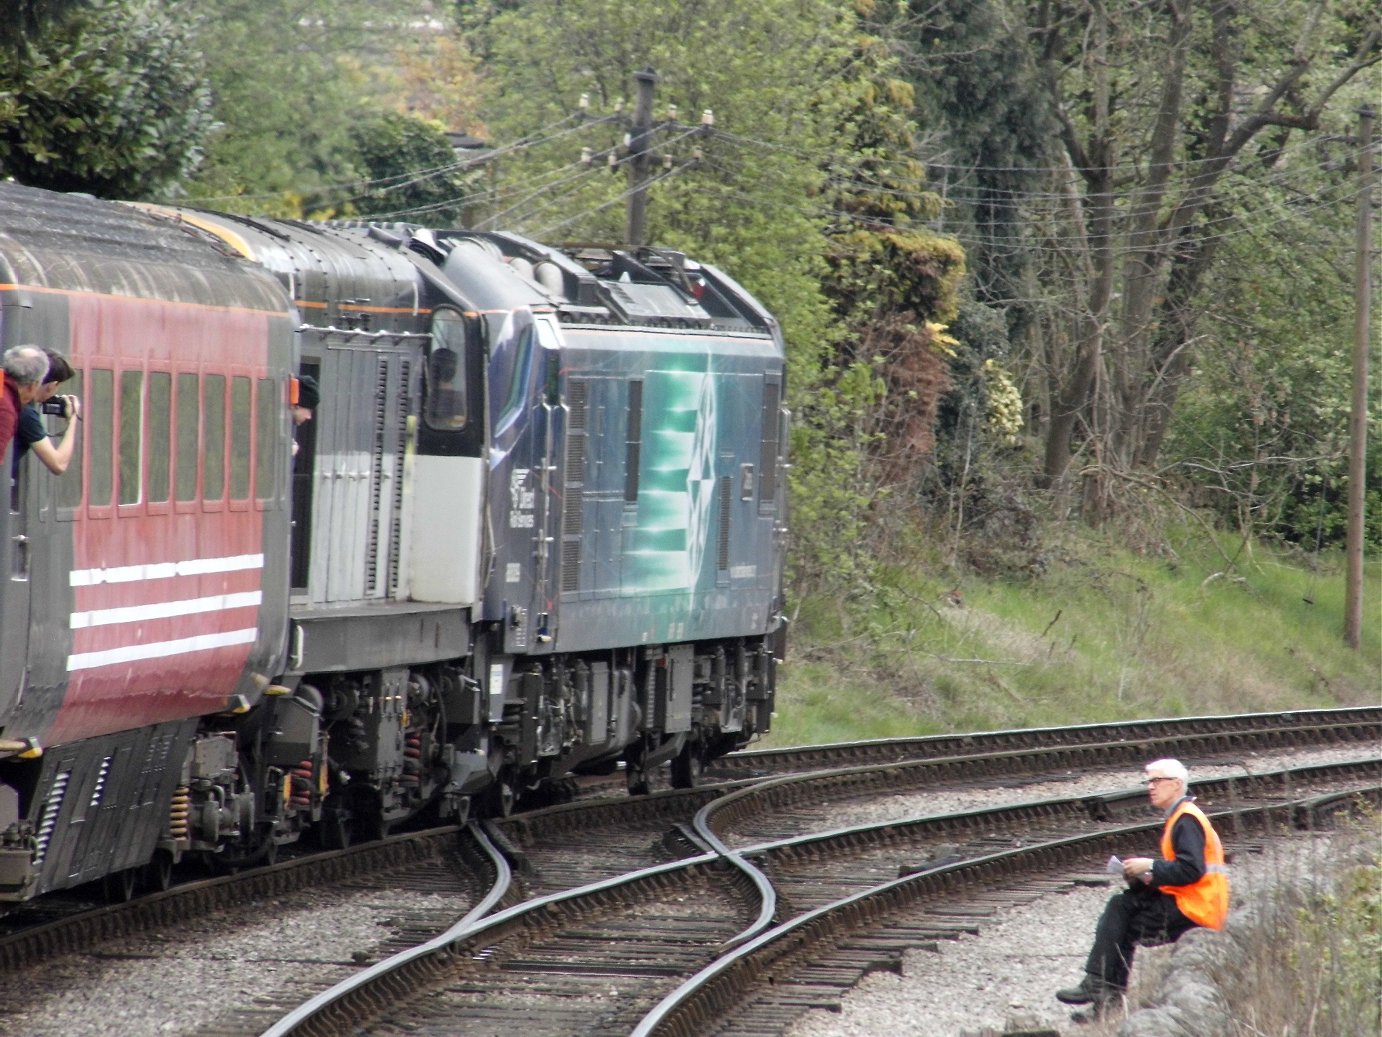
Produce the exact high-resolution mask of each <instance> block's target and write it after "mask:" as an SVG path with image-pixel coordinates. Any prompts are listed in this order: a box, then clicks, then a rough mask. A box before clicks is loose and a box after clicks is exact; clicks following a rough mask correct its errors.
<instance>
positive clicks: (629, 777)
mask: <svg viewBox="0 0 1382 1037" xmlns="http://www.w3.org/2000/svg"><path fill="white" fill-rule="evenodd" d="M624 782H625V784H626V785H627V786H628V789H629V795H630V796H646V795H648V794H649V793H651V792H652V791H653V783H652V779H651V778H650V777H649V776H648V772H647V771H646V770H645V769H644V768H643V767H641V766H638V765H636V764H632V763H630V764H629V765H628V766H626V767H625V768H624Z"/></svg>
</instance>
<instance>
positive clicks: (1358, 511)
mask: <svg viewBox="0 0 1382 1037" xmlns="http://www.w3.org/2000/svg"><path fill="white" fill-rule="evenodd" d="M1372 120H1373V111H1372V109H1371V108H1368V107H1364V108H1362V109H1361V110H1360V111H1359V112H1358V181H1359V182H1358V281H1357V286H1356V287H1357V305H1356V309H1357V318H1358V319H1357V323H1356V325H1355V326H1354V336H1353V412H1352V415H1351V416H1350V420H1349V428H1348V542H1347V548H1346V553H1347V555H1348V577H1347V581H1346V587H1345V600H1344V643H1345V644H1347V645H1348V646H1349V647H1350V648H1358V647H1359V646H1360V645H1361V643H1362V630H1363V502H1364V499H1365V497H1364V494H1363V489H1364V487H1363V481H1364V477H1365V475H1366V474H1367V462H1366V457H1367V438H1368V339H1369V333H1370V331H1371V327H1370V324H1371V304H1372V148H1373V140H1372Z"/></svg>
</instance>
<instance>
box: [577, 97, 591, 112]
mask: <svg viewBox="0 0 1382 1037" xmlns="http://www.w3.org/2000/svg"><path fill="white" fill-rule="evenodd" d="M578 104H579V105H580V109H581V111H583V112H584V111H588V110H589V109H590V95H589V94H581V99H580V101H579V102H578Z"/></svg>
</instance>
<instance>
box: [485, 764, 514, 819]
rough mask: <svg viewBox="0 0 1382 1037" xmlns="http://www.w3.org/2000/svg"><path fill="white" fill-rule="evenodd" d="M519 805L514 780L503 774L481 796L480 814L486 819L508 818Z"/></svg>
mask: <svg viewBox="0 0 1382 1037" xmlns="http://www.w3.org/2000/svg"><path fill="white" fill-rule="evenodd" d="M517 803H518V791H517V790H516V789H515V788H514V783H513V778H512V776H510V775H508V774H507V773H501V774H500V775H499V777H497V778H495V779H494V781H493V782H492V783H491V784H490V786H489V788H487V789H485V791H484V792H483V793H481V795H480V812H481V813H482V814H483V815H484V816H485V817H508V816H509V815H510V814H512V813H513V808H514V807H515V806H516V805H517Z"/></svg>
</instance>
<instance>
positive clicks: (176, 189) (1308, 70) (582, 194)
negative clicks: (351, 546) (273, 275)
mask: <svg viewBox="0 0 1382 1037" xmlns="http://www.w3.org/2000/svg"><path fill="white" fill-rule="evenodd" d="M1380 39H1382V16H1379V14H1378V11H1377V8H1376V5H1375V4H1371V3H1368V2H1366V0H1301V2H1293V3H1284V2H1281V0H1248V2H1245V3H1238V4H1211V5H1208V6H1206V5H1199V4H1194V3H1191V2H1190V0H1166V2H1163V3H1158V4H1153V5H1132V6H1128V5H1122V6H1119V5H1113V6H1109V5H1103V4H1094V3H1086V2H1083V0H1079V2H1075V3H1068V4H1060V5H1049V4H1026V3H1020V2H1018V0H940V2H938V3H928V4H917V3H910V2H906V0H904V2H902V3H896V4H894V3H888V4H880V3H877V2H876V0H761V2H759V3H754V4H748V3H743V4H733V5H730V6H728V7H721V8H717V9H715V10H713V11H712V10H710V9H707V8H704V7H697V6H695V5H686V4H683V3H679V2H676V0H646V2H644V3H640V4H633V5H631V4H628V3H627V2H624V0H523V2H519V0H455V2H453V0H295V3H294V4H292V5H290V6H287V7H285V5H283V4H281V3H277V2H274V0H179V2H178V3H175V4H158V3H154V2H152V0H20V2H19V3H18V4H17V5H16V9H15V11H14V14H13V17H12V18H10V19H9V20H7V21H6V22H5V23H4V24H3V25H0V50H3V56H4V58H5V61H4V63H3V65H0V167H3V171H4V173H5V174H6V175H10V176H14V177H16V178H18V179H21V180H25V181H27V182H30V183H36V184H42V185H45V186H53V187H58V188H67V189H81V190H89V191H93V192H96V193H99V194H105V195H110V196H140V197H156V198H181V199H187V198H190V199H192V200H193V201H195V202H197V203H199V204H206V205H209V206H214V207H218V208H224V209H234V210H239V211H246V212H260V213H270V214H277V215H291V216H308V217H311V216H320V217H329V216H373V217H378V218H383V219H410V220H415V221H418V222H431V223H435V224H445V223H448V222H464V223H467V224H470V225H478V226H480V227H484V228H490V227H503V228H506V229H514V230H518V231H521V232H524V233H527V234H529V235H531V236H533V237H535V238H540V239H547V240H553V241H560V240H563V239H565V240H571V239H602V240H606V241H609V240H614V241H618V240H621V239H624V238H625V236H626V234H627V233H628V220H629V216H628V211H629V208H630V198H631V197H632V196H633V195H634V194H635V175H634V173H633V172H631V169H633V168H634V164H633V163H632V162H631V161H630V160H631V157H632V152H631V144H632V143H633V141H632V140H631V139H630V138H629V137H628V134H629V133H630V130H631V117H632V112H633V108H634V100H635V97H636V95H637V91H638V87H637V85H636V82H635V79H634V74H635V73H636V72H638V70H641V69H649V70H652V72H653V73H655V76H656V82H655V87H654V93H655V107H654V110H653V113H652V124H653V125H652V132H651V134H650V136H649V138H648V146H649V151H650V159H649V162H648V165H647V167H646V173H647V177H648V179H647V182H646V185H645V189H644V190H643V191H642V192H641V193H642V194H643V197H645V198H646V235H645V240H647V241H651V242H655V243H657V244H660V245H664V246H668V247H672V248H679V249H684V250H686V251H687V252H689V253H693V254H694V255H696V256H697V257H698V258H701V259H704V260H706V261H709V262H712V263H715V264H716V265H719V266H721V267H723V268H725V269H726V270H728V271H730V272H731V273H733V274H734V276H736V277H737V278H738V279H739V280H741V281H742V282H743V283H744V284H745V285H746V286H747V287H748V288H750V289H751V290H752V291H753V292H754V293H755V294H756V295H758V296H759V297H760V298H761V299H762V300H763V302H764V303H765V304H766V305H767V306H768V307H769V308H770V309H771V310H772V311H773V312H774V313H775V314H776V315H777V316H778V317H779V318H780V319H781V321H782V324H783V328H784V331H785V334H786V337H787V341H788V346H789V363H790V370H789V402H790V404H791V406H792V409H793V411H794V419H793V426H792V436H793V441H792V448H793V451H794V462H793V469H792V472H791V479H792V488H793V491H794V503H793V520H792V527H793V538H794V547H793V552H792V558H793V565H794V580H795V581H796V585H797V590H798V591H799V592H805V591H821V592H825V593H828V594H829V595H830V596H831V597H832V598H833V599H835V600H849V599H850V598H851V597H857V596H861V595H866V594H868V593H871V592H872V588H873V586H874V585H875V583H876V575H877V566H878V565H879V563H880V561H884V560H886V558H887V554H888V550H889V545H890V543H893V542H894V541H892V540H891V539H890V538H892V537H895V536H896V537H901V538H905V537H906V536H908V535H911V536H915V535H916V530H917V529H918V528H926V529H927V530H928V531H929V532H933V533H934V532H935V531H937V530H942V529H943V530H945V531H946V533H947V536H950V535H953V536H954V537H955V538H956V539H955V544H956V548H957V549H956V550H955V551H954V552H952V553H950V554H949V556H948V557H949V558H950V559H951V560H953V561H956V562H959V563H962V564H964V565H970V566H976V567H978V568H979V569H981V570H983V571H985V572H989V573H994V574H1006V575H1010V576H1011V575H1028V574H1030V573H1032V572H1035V571H1038V570H1039V569H1040V567H1041V563H1040V558H1041V556H1042V547H1041V537H1040V536H1039V535H1038V533H1037V532H1036V529H1037V523H1038V522H1039V520H1040V518H1041V517H1042V516H1061V517H1063V516H1066V515H1077V514H1078V515H1082V516H1083V517H1084V518H1086V519H1087V520H1090V521H1095V522H1098V521H1105V520H1107V519H1109V518H1110V517H1114V516H1117V515H1119V514H1120V513H1121V514H1122V515H1123V516H1127V515H1129V514H1133V515H1135V514H1136V513H1137V511H1138V510H1139V509H1140V508H1141V507H1142V504H1143V502H1144V501H1145V500H1146V499H1147V495H1148V494H1155V495H1157V496H1158V497H1159V498H1164V499H1174V500H1176V501H1177V502H1178V505H1179V506H1181V507H1188V508H1196V509H1208V510H1209V511H1211V512H1213V513H1215V515H1216V516H1217V517H1219V518H1221V519H1222V520H1224V521H1225V522H1227V523H1229V524H1231V525H1232V526H1234V527H1235V528H1236V529H1237V530H1239V531H1240V532H1241V534H1242V535H1243V536H1244V537H1245V538H1248V537H1253V536H1260V535H1263V534H1268V535H1271V536H1275V537H1279V538H1281V539H1283V540H1287V541H1294V542H1296V543H1300V544H1303V545H1306V546H1308V547H1312V548H1320V547H1324V546H1327V545H1329V544H1331V543H1337V542H1338V541H1339V540H1340V538H1341V537H1342V535H1343V527H1344V518H1345V511H1344V497H1343V492H1344V488H1345V478H1346V462H1345V449H1346V444H1345V442H1344V439H1343V429H1344V420H1343V419H1344V414H1345V408H1346V406H1347V399H1348V381H1349V377H1350V365H1349V351H1350V349H1351V341H1350V334H1351V322H1352V297H1353V291H1354V287H1353V285H1352V283H1351V277H1352V248H1353V240H1352V235H1353V210H1352V199H1353V192H1354V191H1355V190H1356V156H1357V154H1358V148H1359V145H1358V142H1357V141H1356V140H1353V139H1352V138H1351V137H1350V134H1351V133H1353V132H1355V128H1356V123H1355V117H1354V111H1355V109H1356V108H1357V106H1358V104H1359V103H1361V102H1362V101H1364V100H1367V99H1368V98H1369V97H1373V98H1375V96H1376V92H1377V88H1378V85H1379V79H1378V69H1379V65H1378V61H1379V58H1380V57H1382V49H1380V48H1379V40H1380ZM443 131H450V132H451V133H452V134H453V135H454V134H460V133H468V134H472V135H479V136H481V137H483V138H484V142H485V143H486V144H487V145H488V147H487V148H480V149H478V153H477V151H476V150H472V151H469V152H466V153H463V154H460V155H458V154H457V153H456V152H454V151H453V150H452V147H451V141H450V140H449V139H448V136H447V134H446V133H445V132H443ZM470 143H472V144H473V143H476V142H475V141H471V142H470ZM1374 378H1375V379H1376V380H1377V381H1382V378H1379V377H1378V374H1377V372H1376V368H1374ZM1375 384H1376V382H1375ZM1372 395H1373V398H1374V399H1375V398H1377V395H1378V394H1377V393H1376V392H1374V393H1373V394H1372ZM1376 428H1377V423H1376V422H1374V429H1376ZM1378 441H1379V440H1378V437H1377V436H1376V435H1375V436H1374V437H1373V439H1372V442H1373V443H1374V444H1377V443H1378ZM1380 453H1382V451H1379V448H1378V447H1377V446H1376V445H1374V448H1373V456H1372V458H1370V460H1371V461H1373V463H1372V464H1370V465H1369V469H1368V471H1369V493H1370V498H1369V499H1370V506H1371V510H1370V514H1371V516H1372V517H1371V519H1370V525H1369V537H1370V540H1371V542H1372V543H1374V544H1377V543H1382V520H1379V518H1378V510H1377V508H1378V504H1379V503H1382V456H1379V454H1380ZM963 540H967V543H966V544H964V545H963V546H961V541H963ZM999 545H1006V546H1003V547H1002V548H1001V549H1000V546H999Z"/></svg>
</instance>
